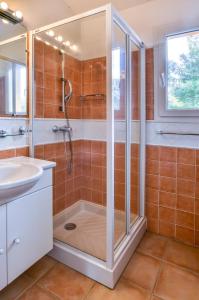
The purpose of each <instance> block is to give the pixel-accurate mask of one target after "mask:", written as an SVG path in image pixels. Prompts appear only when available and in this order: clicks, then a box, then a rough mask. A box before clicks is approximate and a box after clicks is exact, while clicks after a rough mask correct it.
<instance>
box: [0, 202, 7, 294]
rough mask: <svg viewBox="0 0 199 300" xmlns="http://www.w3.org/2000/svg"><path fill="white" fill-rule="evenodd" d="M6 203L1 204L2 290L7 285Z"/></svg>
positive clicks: (0, 284)
mask: <svg viewBox="0 0 199 300" xmlns="http://www.w3.org/2000/svg"><path fill="white" fill-rule="evenodd" d="M6 248H7V246H6V205H2V206H0V290H1V289H2V288H3V287H5V286H6V285H7V255H6Z"/></svg>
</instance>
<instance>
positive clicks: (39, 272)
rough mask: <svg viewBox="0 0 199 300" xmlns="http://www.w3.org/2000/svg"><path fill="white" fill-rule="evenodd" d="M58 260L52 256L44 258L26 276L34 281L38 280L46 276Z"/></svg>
mask: <svg viewBox="0 0 199 300" xmlns="http://www.w3.org/2000/svg"><path fill="white" fill-rule="evenodd" d="M56 263H57V262H56V260H54V259H53V258H51V257H50V256H44V257H43V258H42V259H40V260H39V261H38V262H37V263H36V264H34V265H33V266H32V267H31V268H30V269H28V270H27V271H26V274H27V275H28V276H29V277H31V278H32V279H34V280H38V279H39V278H41V277H42V276H43V275H44V274H46V273H47V272H48V271H49V270H50V269H51V268H52V267H53V266H54V265H55V264H56Z"/></svg>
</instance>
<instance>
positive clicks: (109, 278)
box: [29, 4, 146, 288]
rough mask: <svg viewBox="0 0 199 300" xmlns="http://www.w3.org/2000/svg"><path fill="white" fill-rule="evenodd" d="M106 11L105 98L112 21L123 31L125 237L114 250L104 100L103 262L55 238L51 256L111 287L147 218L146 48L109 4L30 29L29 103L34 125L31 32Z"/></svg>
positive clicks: (110, 117)
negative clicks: (134, 96)
mask: <svg viewBox="0 0 199 300" xmlns="http://www.w3.org/2000/svg"><path fill="white" fill-rule="evenodd" d="M103 12H104V13H105V14H106V63H107V77H106V95H107V97H106V99H112V41H113V37H112V35H113V24H114V23H115V24H116V25H117V26H119V28H120V29H121V30H122V31H123V32H124V33H125V34H126V51H127V52H126V53H127V55H126V56H127V59H126V78H127V83H126V95H127V97H126V105H127V108H126V111H127V123H126V130H127V140H126V142H127V149H126V155H125V159H126V174H127V181H126V199H127V202H126V220H127V225H126V236H125V237H124V238H123V240H122V242H121V243H120V244H119V246H118V247H117V248H116V249H114V211H115V207H114V143H115V141H114V105H113V101H112V100H111V101H107V104H106V105H107V107H106V108H107V119H106V122H107V139H106V142H107V207H106V220H107V222H106V223H107V225H106V227H107V230H106V261H102V260H100V259H98V258H96V257H93V256H91V255H89V254H86V253H84V252H82V251H80V250H78V249H75V248H73V247H71V246H69V245H67V244H65V243H63V242H60V241H57V240H55V241H54V249H53V250H52V251H51V253H50V255H51V256H52V257H54V258H55V259H57V260H59V261H60V262H62V263H64V264H66V265H68V266H69V267H71V268H73V269H76V270H77V271H79V272H81V273H83V274H85V275H87V276H89V277H91V278H92V279H94V280H96V281H99V282H100V283H102V284H104V285H106V286H108V287H110V288H113V287H114V285H115V284H116V282H117V280H118V279H119V277H120V275H121V273H122V271H123V270H124V268H125V266H126V264H127V262H128V260H129V259H130V257H131V255H132V254H133V252H134V250H135V249H136V247H137V245H138V243H139V242H140V240H141V238H142V236H143V234H144V232H145V230H146V218H145V211H144V206H145V205H144V202H145V200H144V198H145V47H144V44H143V43H142V41H141V40H140V38H139V37H138V36H137V34H136V33H135V32H134V31H133V30H132V29H131V28H130V26H129V25H128V24H127V23H126V22H125V21H124V20H123V18H122V17H121V16H120V15H119V14H118V13H117V11H116V10H115V9H114V8H113V6H112V5H111V4H108V5H105V6H102V7H99V8H97V9H94V10H91V11H88V12H86V13H82V14H79V15H76V16H73V17H70V18H67V19H64V20H61V21H58V22H55V23H53V24H50V25H48V26H44V27H42V28H39V29H36V30H33V31H31V32H30V54H31V62H30V69H31V70H30V75H29V77H30V82H31V85H30V86H31V87H32V88H31V89H30V97H31V99H32V106H31V121H30V123H31V125H32V126H31V127H32V128H34V107H35V104H34V97H33V96H34V84H33V78H34V68H33V66H34V59H33V52H34V51H33V38H34V35H36V34H37V33H40V32H42V31H46V30H49V29H52V28H54V27H58V26H61V25H64V24H67V23H70V22H74V21H77V20H79V19H82V18H85V17H89V16H92V15H96V14H98V13H103ZM131 41H132V42H133V43H134V44H136V46H137V47H139V49H140V53H141V57H140V68H141V69H140V70H141V71H140V107H141V116H140V216H139V218H138V220H137V221H136V223H135V224H133V225H132V226H131V224H130V167H129V166H130V159H131V158H130V147H131V76H130V74H131V57H130V55H131V54H130V42H131ZM31 154H32V156H34V131H33V133H32V141H31Z"/></svg>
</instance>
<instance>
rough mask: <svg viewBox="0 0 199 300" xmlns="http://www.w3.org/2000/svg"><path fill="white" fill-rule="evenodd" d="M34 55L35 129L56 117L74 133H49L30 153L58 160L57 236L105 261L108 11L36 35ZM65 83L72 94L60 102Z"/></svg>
mask: <svg viewBox="0 0 199 300" xmlns="http://www.w3.org/2000/svg"><path fill="white" fill-rule="evenodd" d="M96 33H97V34H96ZM34 50H35V51H34V61H35V66H34V68H35V82H34V83H35V117H37V121H36V123H35V124H36V126H37V124H41V122H44V123H45V121H44V120H45V118H53V119H54V124H53V125H57V126H70V127H71V128H72V146H71V145H70V140H69V134H68V132H67V131H66V132H65V133H64V132H63V130H62V131H58V132H56V133H55V132H52V128H48V131H47V134H46V136H48V135H49V132H50V133H51V134H50V135H49V136H48V139H46V140H42V143H41V141H40V140H35V144H36V146H35V156H36V157H38V158H45V159H48V160H54V161H56V163H57V165H56V168H55V178H54V199H53V202H54V238H55V239H56V240H58V241H61V242H63V243H66V244H68V245H70V246H72V247H74V248H77V249H79V250H81V251H83V252H86V253H87V254H90V255H92V256H95V257H97V258H99V259H102V260H106V132H105V131H104V132H102V130H101V129H100V128H99V125H100V124H101V123H104V124H105V123H106V14H105V12H101V13H98V14H95V15H92V16H88V17H85V18H81V19H78V20H76V21H73V22H70V23H66V24H63V25H61V26H58V27H54V28H49V29H47V30H46V31H43V32H40V33H37V34H36V36H35V38H34ZM69 81H70V83H71V86H72V97H71V99H70V100H69V101H67V104H65V105H63V104H64V98H65V99H66V98H67V95H68V94H69V92H70V84H69ZM64 110H65V112H66V114H65V113H64ZM40 118H44V120H43V121H42V120H39V119H40ZM67 118H68V119H69V123H68V121H67ZM99 120H100V121H102V122H101V123H99ZM38 126H39V125H38ZM51 126H52V125H51ZM91 126H92V132H91V130H90V128H91ZM62 129H63V128H62ZM80 134H82V135H80ZM36 139H37V137H36ZM49 139H51V143H49ZM71 151H72V154H71ZM71 158H72V165H71ZM71 166H72V167H71ZM68 223H69V224H68Z"/></svg>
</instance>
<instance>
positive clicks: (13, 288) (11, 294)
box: [0, 274, 33, 300]
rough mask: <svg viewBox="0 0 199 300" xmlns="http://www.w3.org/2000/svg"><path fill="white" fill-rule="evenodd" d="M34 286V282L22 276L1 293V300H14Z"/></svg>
mask: <svg viewBox="0 0 199 300" xmlns="http://www.w3.org/2000/svg"><path fill="white" fill-rule="evenodd" d="M32 284H33V280H32V279H31V278H29V277H28V276H27V275H25V274H22V275H21V276H19V277H18V278H17V279H15V280H14V281H13V282H12V283H11V284H10V285H9V286H7V287H6V288H4V289H3V290H2V291H1V292H0V300H14V299H16V297H18V296H19V295H20V294H21V293H22V292H23V291H24V290H25V289H27V288H28V287H29V286H31V285H32Z"/></svg>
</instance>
